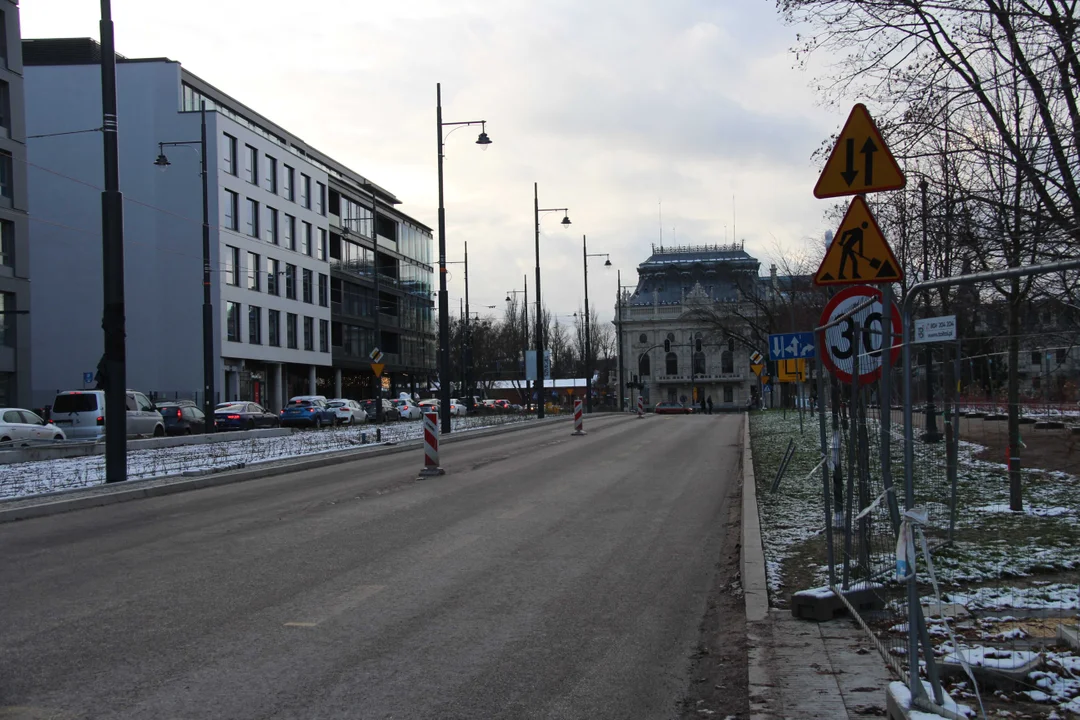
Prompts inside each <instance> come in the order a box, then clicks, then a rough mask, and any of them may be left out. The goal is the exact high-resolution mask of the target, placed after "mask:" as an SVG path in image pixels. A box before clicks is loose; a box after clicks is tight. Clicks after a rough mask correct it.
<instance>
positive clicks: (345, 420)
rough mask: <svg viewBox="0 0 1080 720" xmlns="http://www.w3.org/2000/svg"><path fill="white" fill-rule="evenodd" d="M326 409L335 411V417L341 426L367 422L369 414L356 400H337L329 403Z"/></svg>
mask: <svg viewBox="0 0 1080 720" xmlns="http://www.w3.org/2000/svg"><path fill="white" fill-rule="evenodd" d="M326 407H328V408H330V409H331V410H333V411H334V416H335V417H336V418H337V422H338V423H339V424H341V425H355V424H356V423H366V422H367V412H366V411H365V410H364V408H362V407H360V403H358V402H356V401H355V400H346V399H345V398H335V399H333V400H329V401H327V403H326Z"/></svg>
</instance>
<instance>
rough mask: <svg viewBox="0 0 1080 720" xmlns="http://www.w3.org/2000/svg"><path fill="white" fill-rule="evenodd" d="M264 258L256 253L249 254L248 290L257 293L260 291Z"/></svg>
mask: <svg viewBox="0 0 1080 720" xmlns="http://www.w3.org/2000/svg"><path fill="white" fill-rule="evenodd" d="M261 260H262V258H260V257H259V256H258V255H257V254H256V253H253V252H249V253H248V254H247V261H248V267H247V287H248V290H254V291H256V292H258V291H259V289H260V280H261V278H262V267H261V265H262V262H261Z"/></svg>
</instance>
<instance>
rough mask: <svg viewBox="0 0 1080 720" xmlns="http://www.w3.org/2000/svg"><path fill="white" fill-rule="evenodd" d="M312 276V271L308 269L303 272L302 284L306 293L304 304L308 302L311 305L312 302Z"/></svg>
mask: <svg viewBox="0 0 1080 720" xmlns="http://www.w3.org/2000/svg"><path fill="white" fill-rule="evenodd" d="M311 275H312V272H311V271H310V270H308V269H307V268H304V269H303V271H302V274H301V278H302V280H303V283H302V284H303V291H304V302H306V303H310V302H311V301H312V300H311V285H312V283H311Z"/></svg>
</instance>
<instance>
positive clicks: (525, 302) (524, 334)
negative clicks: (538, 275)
mask: <svg viewBox="0 0 1080 720" xmlns="http://www.w3.org/2000/svg"><path fill="white" fill-rule="evenodd" d="M523 279H524V281H525V289H524V290H507V291H506V302H510V297H511V296H512V295H517V294H519V293H520V294H521V295H523V296H524V297H523V298H522V299H521V309H522V312H523V313H524V324H523V326H522V328H521V369H522V370H523V371H524V370H525V357H526V356H527V355H528V354H529V276H528V275H525V276H524V278H523ZM522 375H525V410H526V412H527V411H528V408H529V400H531V399H532V392H530V388H529V378H528V375H526V374H525V373H524V372H522Z"/></svg>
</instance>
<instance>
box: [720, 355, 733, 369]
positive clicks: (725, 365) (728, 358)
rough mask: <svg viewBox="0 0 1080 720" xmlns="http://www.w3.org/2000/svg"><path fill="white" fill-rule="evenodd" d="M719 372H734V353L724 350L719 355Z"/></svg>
mask: <svg viewBox="0 0 1080 720" xmlns="http://www.w3.org/2000/svg"><path fill="white" fill-rule="evenodd" d="M720 372H722V373H733V372H735V353H733V352H731V351H730V350H725V351H724V352H722V353H720Z"/></svg>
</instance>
